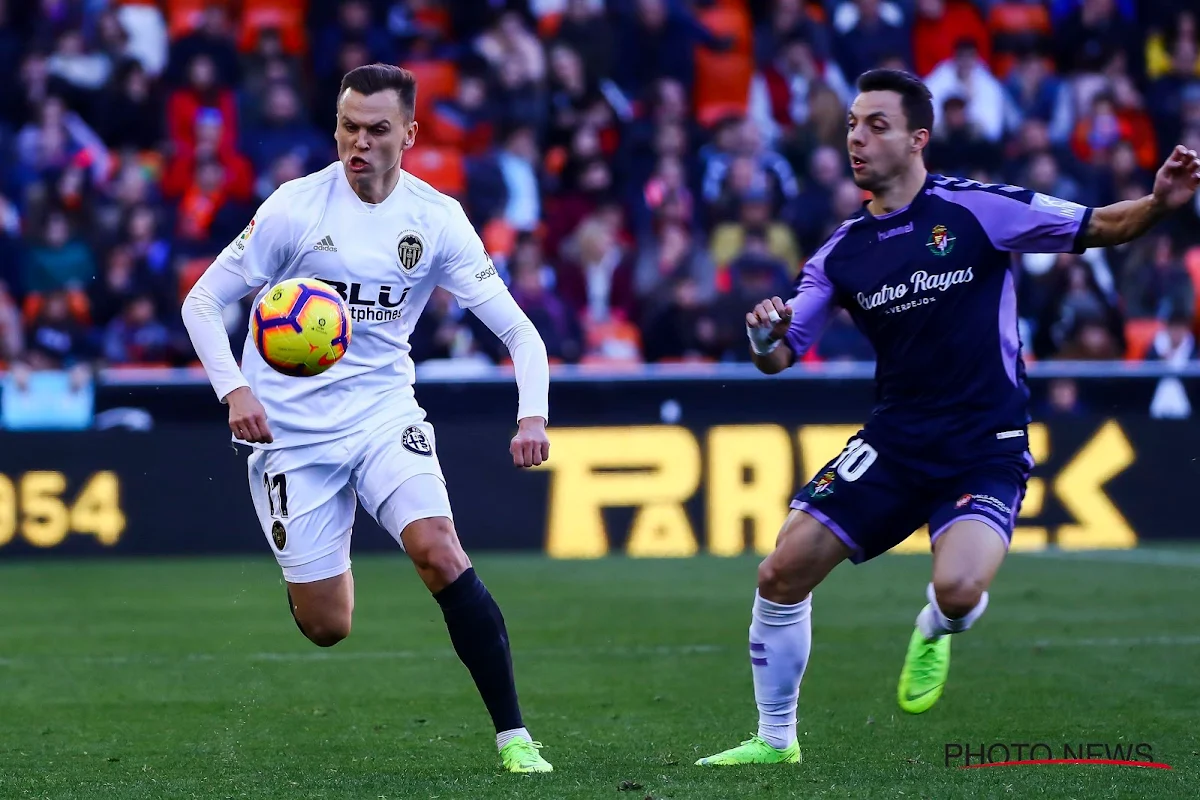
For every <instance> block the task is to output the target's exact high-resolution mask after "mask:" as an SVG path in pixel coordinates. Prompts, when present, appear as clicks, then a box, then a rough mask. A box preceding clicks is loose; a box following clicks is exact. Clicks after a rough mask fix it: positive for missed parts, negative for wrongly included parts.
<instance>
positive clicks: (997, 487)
mask: <svg viewBox="0 0 1200 800" xmlns="http://www.w3.org/2000/svg"><path fill="white" fill-rule="evenodd" d="M1028 479H1029V462H1028V461H1027V460H1026V459H1025V458H1024V457H1022V456H1013V457H1011V458H1010V457H1003V458H999V459H995V460H991V461H988V462H985V463H983V464H981V465H979V466H977V467H974V468H972V469H970V470H968V471H967V472H965V473H964V474H963V475H961V476H959V477H957V478H955V479H954V480H953V481H951V482H949V483H948V486H947V492H946V494H945V496H943V497H942V498H941V501H940V502H939V504H938V507H937V508H936V510H935V511H934V513H933V515H932V516H931V517H930V521H929V530H930V532H931V536H932V544H933V585H934V590H935V592H936V593H937V596H938V603H939V605H950V606H954V607H959V606H966V607H967V608H968V609H969V608H971V607H973V606H974V605H975V603H977V602H978V600H979V597H980V595H982V593H983V592H984V591H985V590H986V589H987V587H988V586H990V585H991V583H992V580H993V579H994V578H995V576H996V572H997V571H998V570H999V569H1000V565H1001V564H1002V563H1003V562H1004V557H1005V555H1006V554H1007V553H1008V546H1009V543H1010V542H1011V541H1012V533H1013V528H1014V527H1015V526H1016V521H1017V515H1018V513H1020V509H1021V502H1022V501H1023V500H1024V497H1025V487H1026V484H1027V482H1028ZM943 610H945V609H943Z"/></svg>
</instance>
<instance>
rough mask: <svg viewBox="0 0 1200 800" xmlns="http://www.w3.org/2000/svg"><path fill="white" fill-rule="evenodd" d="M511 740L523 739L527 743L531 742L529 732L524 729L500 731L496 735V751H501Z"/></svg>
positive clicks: (531, 738)
mask: <svg viewBox="0 0 1200 800" xmlns="http://www.w3.org/2000/svg"><path fill="white" fill-rule="evenodd" d="M513 739H524V740H525V741H527V742H532V741H533V737H531V736H530V735H529V731H527V730H525V729H524V728H513V729H512V730H511V731H500V733H497V734H496V749H497V750H503V749H504V745H506V744H508V743H509V742H511V741H512V740H513Z"/></svg>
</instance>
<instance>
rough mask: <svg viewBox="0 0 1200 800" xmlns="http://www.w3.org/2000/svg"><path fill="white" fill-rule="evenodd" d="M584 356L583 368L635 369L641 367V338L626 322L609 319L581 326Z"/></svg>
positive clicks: (637, 331) (587, 321) (633, 327)
mask: <svg viewBox="0 0 1200 800" xmlns="http://www.w3.org/2000/svg"><path fill="white" fill-rule="evenodd" d="M584 338H585V340H586V349H587V355H585V356H584V357H583V358H581V359H580V361H579V363H580V364H584V365H592V366H599V365H603V366H606V367H617V366H636V365H639V364H641V363H642V355H641V354H642V334H641V331H639V330H638V328H637V326H636V325H634V324H633V323H631V322H629V321H628V320H624V319H618V318H615V317H610V318H609V319H606V320H604V321H603V322H593V321H591V320H586V321H585V322H584Z"/></svg>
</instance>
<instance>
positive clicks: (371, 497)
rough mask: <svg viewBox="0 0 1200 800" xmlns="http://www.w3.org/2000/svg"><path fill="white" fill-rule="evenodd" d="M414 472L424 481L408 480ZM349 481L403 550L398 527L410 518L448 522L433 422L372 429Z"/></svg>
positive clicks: (450, 514) (451, 515)
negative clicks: (438, 519) (445, 520)
mask: <svg viewBox="0 0 1200 800" xmlns="http://www.w3.org/2000/svg"><path fill="white" fill-rule="evenodd" d="M418 476H424V479H422V480H421V481H418V482H416V483H409V482H410V481H411V480H412V479H414V478H417V477H418ZM352 482H353V486H354V488H355V490H356V491H357V493H358V497H359V499H360V500H361V501H362V504H363V508H365V509H366V510H367V512H368V513H369V514H370V515H371V516H372V517H374V518H375V521H376V522H378V523H379V524H380V526H381V527H383V529H384V530H386V531H387V532H388V533H389V534H391V536H392V538H393V539H395V540H396V542H397V543H398V544H399V545H400V546H401V547H403V548H406V549H407V547H408V544H409V543H408V541H406V540H405V538H404V536H403V534H404V529H405V528H406V527H408V526H409V525H410V524H411V523H413V522H414V521H416V520H420V519H427V518H431V517H444V518H446V519H447V520H453V514H452V513H451V510H450V500H449V496H448V495H447V492H446V480H445V477H444V476H443V475H442V466H441V463H440V462H439V461H438V456H437V448H436V444H435V438H434V430H433V426H432V425H430V424H429V423H428V422H418V423H413V424H400V425H394V426H390V427H385V428H382V429H380V430H377V431H373V432H372V433H371V435H370V437H369V439H368V441H367V443H366V446H365V452H364V453H363V456H362V458H361V460H360V461H359V463H358V464H357V465H356V467H355V469H354V471H353V475H352ZM406 484H407V488H405V489H403V490H402V487H405V486H406ZM385 505H386V509H387V512H388V513H386V514H385V513H383V512H384V510H385Z"/></svg>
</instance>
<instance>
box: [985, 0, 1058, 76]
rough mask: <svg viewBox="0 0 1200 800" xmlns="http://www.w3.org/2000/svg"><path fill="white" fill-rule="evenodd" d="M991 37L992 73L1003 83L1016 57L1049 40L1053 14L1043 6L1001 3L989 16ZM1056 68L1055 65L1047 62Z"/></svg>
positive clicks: (994, 7)
mask: <svg viewBox="0 0 1200 800" xmlns="http://www.w3.org/2000/svg"><path fill="white" fill-rule="evenodd" d="M987 27H988V31H989V32H990V33H991V36H992V49H993V52H992V65H991V66H992V72H993V73H995V75H996V77H998V78H1000V79H1003V78H1004V77H1006V76H1007V75H1008V73H1009V72H1010V71H1011V70H1012V68H1013V65H1014V64H1015V63H1016V60H1017V53H1018V52H1019V51H1020V50H1022V49H1023V48H1025V47H1027V46H1029V45H1030V44H1031V43H1035V42H1045V41H1048V40H1049V37H1050V12H1049V11H1047V10H1046V7H1045V6H1044V5H1042V4H1040V3H1021V2H1001V3H997V4H996V5H994V6H992V8H991V10H990V11H989V12H988V16H987ZM1047 61H1048V63H1050V65H1051V67H1052V68H1053V62H1052V61H1049V60H1047Z"/></svg>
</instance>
